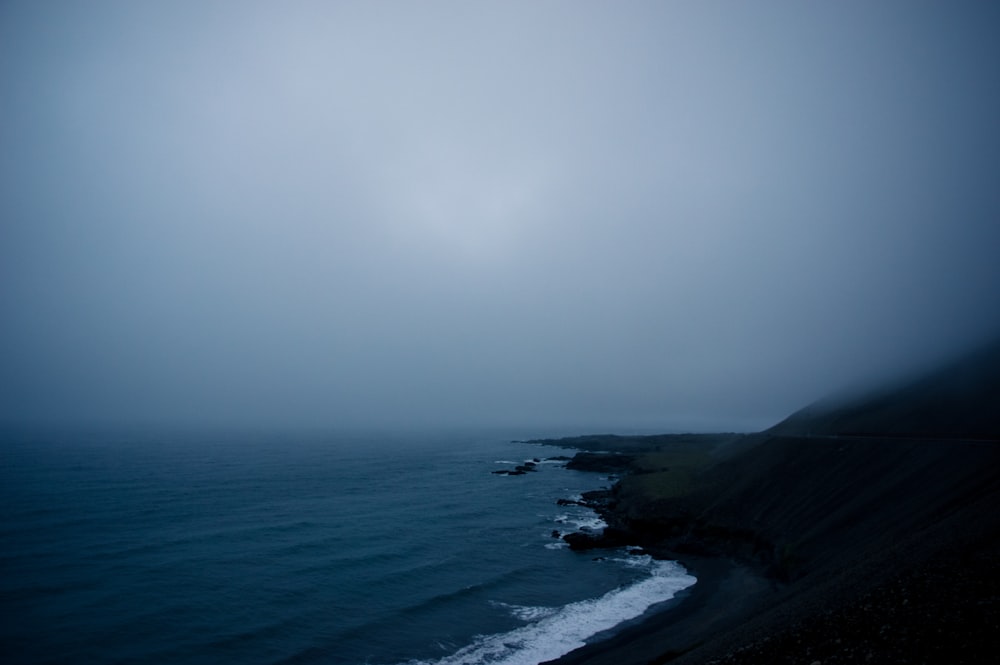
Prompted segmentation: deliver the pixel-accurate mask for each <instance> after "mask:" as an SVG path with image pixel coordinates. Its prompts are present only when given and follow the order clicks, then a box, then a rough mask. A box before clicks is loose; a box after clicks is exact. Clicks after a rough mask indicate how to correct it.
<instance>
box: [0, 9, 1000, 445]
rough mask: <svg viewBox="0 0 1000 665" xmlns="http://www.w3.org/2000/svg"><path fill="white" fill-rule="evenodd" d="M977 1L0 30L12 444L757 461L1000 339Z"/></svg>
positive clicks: (333, 13)
mask: <svg viewBox="0 0 1000 665" xmlns="http://www.w3.org/2000/svg"><path fill="white" fill-rule="evenodd" d="M998 30H1000V9H998V8H997V6H996V5H995V4H994V3H982V2H961V1H949V2H919V1H906V2H902V1H900V2H889V1H875V2H872V1H871V0H865V1H850V0H849V1H845V2H804V1H801V2H752V3H751V2H735V1H734V2H615V3H611V2H587V1H583V2H561V1H558V0H553V1H546V2H537V1H531V2H518V1H510V2H431V1H422V2H377V1H376V2H336V3H335V2H304V1H295V0H291V1H286V2H280V3H279V2H244V1H235V0H234V1H232V2H211V1H204V0H198V1H197V2H196V1H178V2H159V3H152V2H150V3H137V2H131V1H121V2H109V1H107V0H93V1H91V2H86V3H78V2H69V1H65V2H61V1H58V0H52V1H47V2H33V1H31V2H20V1H9V0H8V1H5V2H3V3H2V4H0V421H9V422H14V421H17V422H20V421H30V422H42V423H50V422H77V421H78V422H128V423H132V422H161V423H212V424H226V423H230V424H251V425H268V424H274V425H309V426H340V425H345V426H346V425H350V426H366V425H378V426H398V427H407V426H417V425H421V426H433V425H449V426H450V425H462V426H464V425H490V426H535V425H538V426H543V425H544V426H566V427H573V428H588V427H592V428H597V429H601V430H602V431H606V430H615V429H618V430H629V429H630V428H647V429H662V430H677V429H681V430H684V429H692V430H698V429H700V430H706V429H708V430H711V429H746V430H750V429H758V428H761V427H767V426H769V425H771V424H774V423H776V422H778V421H779V420H781V419H782V418H783V417H784V416H786V415H787V414H788V413H790V412H791V411H793V410H796V409H798V408H800V407H802V406H804V405H806V404H808V403H810V402H812V401H814V400H816V399H819V398H821V397H824V396H825V395H826V394H828V393H830V392H831V391H835V390H838V389H841V388H843V387H845V386H851V385H858V384H861V383H864V382H870V381H874V380H877V379H879V378H882V377H886V376H890V375H892V374H893V373H896V372H899V371H903V370H904V369H907V368H912V367H913V366H915V364H919V363H924V362H930V361H931V360H933V359H936V358H941V357H944V356H946V355H948V354H951V353H954V352H957V351H959V350H961V349H962V348H965V347H966V346H969V345H973V344H976V343H978V342H981V341H983V340H985V339H987V338H989V337H991V336H994V335H996V334H998V333H1000V122H997V119H998V118H1000V40H998V39H997V38H996V35H997V34H998Z"/></svg>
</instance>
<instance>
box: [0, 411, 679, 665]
mask: <svg viewBox="0 0 1000 665" xmlns="http://www.w3.org/2000/svg"><path fill="white" fill-rule="evenodd" d="M510 438H512V437H510V436H504V435H502V434H498V433H488V434H484V433H461V434H459V433H454V432H453V433H448V434H427V433H422V434H398V433H396V434H384V433H383V434H375V433H358V432H353V433H339V434H330V433H309V434H301V433H300V434H290V433H270V434H260V433H256V434H250V433H234V432H228V433H221V432H214V433H207V432H201V433H192V432H185V433H178V432H172V433H164V432H152V431H145V432H130V433H108V432H102V433H101V432H89V433H85V432H72V433H67V432H61V433H53V432H50V433H47V434H40V433H27V432H6V433H4V435H3V441H2V447H0V462H2V464H0V488H2V489H0V495H2V502H0V511H2V514H0V518H2V522H0V523H2V527H0V529H2V531H0V557H2V570H3V575H2V577H0V593H2V598H3V605H4V613H5V616H7V617H8V619H6V620H5V621H4V622H2V625H0V644H2V645H3V646H2V647H0V649H2V652H0V656H2V660H3V661H4V662H6V663H28V662H31V663H39V662H74V663H86V662H115V661H119V662H125V661H127V662H136V663H215V662H240V663H286V662H287V663H345V664H346V663H357V664H361V663H369V664H372V665H392V664H395V663H412V662H420V663H442V664H452V663H456V664H457V663H487V662H488V663H534V662H538V661H540V660H545V659H551V658H556V657H558V656H559V655H561V654H563V653H566V652H567V651H569V650H571V649H573V648H575V647H577V646H580V645H582V644H583V642H584V641H585V640H588V639H592V638H593V636H594V635H597V634H601V633H604V632H605V631H608V630H611V629H613V628H614V627H615V626H616V625H617V624H619V622H621V621H626V620H630V619H634V618H636V617H638V616H640V615H642V614H643V612H645V611H647V610H648V609H649V608H650V607H651V606H655V605H656V604H657V603H660V602H663V601H666V600H669V599H670V598H671V597H673V595H674V594H675V593H677V591H679V590H680V589H683V588H685V587H687V586H689V585H690V584H692V583H694V578H693V577H691V576H690V575H687V574H686V573H685V571H684V570H683V569H682V568H681V567H680V566H678V565H677V564H673V563H670V562H656V561H652V560H650V559H649V558H648V557H636V556H630V555H628V554H627V553H625V552H609V553H606V556H603V557H602V556H595V555H594V554H592V553H591V554H579V553H574V552H571V551H569V550H568V549H567V548H565V547H564V546H563V543H562V542H561V541H559V540H557V539H554V538H553V537H552V532H553V530H558V531H561V532H567V531H570V530H574V529H576V528H579V527H580V526H582V525H588V524H589V526H591V527H597V526H598V525H597V524H596V523H595V519H594V518H595V516H594V514H593V513H592V512H591V511H589V510H587V509H584V508H581V507H577V506H568V507H567V506H558V505H557V504H556V500H557V499H559V498H567V497H573V496H575V495H579V494H580V493H581V492H583V491H586V490H589V489H595V488H598V487H601V486H605V485H607V484H609V481H608V480H607V479H604V478H601V477H600V476H599V475H597V474H591V473H581V472H575V471H569V470H567V469H565V468H562V466H561V465H560V464H559V463H555V462H548V463H545V462H543V463H541V464H539V466H538V468H539V470H538V471H537V472H535V473H528V474H526V475H523V476H500V475H495V474H493V473H492V471H496V470H500V469H506V468H512V466H513V465H515V464H519V463H522V462H523V461H524V460H526V459H531V458H539V459H543V460H544V459H545V458H547V457H551V456H555V455H561V454H565V452H566V451H564V450H561V449H556V448H546V447H541V446H536V445H531V444H525V443H511V442H510V440H509V439H510Z"/></svg>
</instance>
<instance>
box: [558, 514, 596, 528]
mask: <svg viewBox="0 0 1000 665" xmlns="http://www.w3.org/2000/svg"><path fill="white" fill-rule="evenodd" d="M554 521H555V522H556V523H558V524H570V525H572V526H573V527H574V528H575V529H576V530H577V531H601V530H602V529H604V528H605V527H607V526H608V523H607V522H605V521H604V520H603V519H601V518H600V517H599V516H598V515H595V514H594V513H589V514H586V515H569V514H566V513H564V514H562V515H556V517H555V520H554Z"/></svg>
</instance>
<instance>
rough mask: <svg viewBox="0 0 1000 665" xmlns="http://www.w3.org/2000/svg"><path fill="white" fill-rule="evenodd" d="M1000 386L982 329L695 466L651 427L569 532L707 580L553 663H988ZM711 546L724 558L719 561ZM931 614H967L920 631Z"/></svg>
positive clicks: (575, 541)
mask: <svg viewBox="0 0 1000 665" xmlns="http://www.w3.org/2000/svg"><path fill="white" fill-rule="evenodd" d="M998 396H1000V344H993V345H991V346H990V347H987V348H985V349H983V350H980V351H978V352H976V353H974V354H971V355H969V356H967V357H965V358H963V359H961V360H960V361H958V362H956V363H954V364H952V365H951V366H949V367H945V368H942V369H939V370H937V371H935V372H933V373H930V374H928V375H925V376H923V377H920V378H917V379H916V380H914V381H912V382H909V383H907V384H904V385H901V386H898V387H897V388H895V389H893V390H891V391H890V390H884V391H882V392H881V393H878V394H875V395H873V396H870V397H868V398H865V399H856V400H853V401H850V402H843V403H841V404H840V405H830V404H829V403H827V404H821V405H814V406H813V407H810V408H808V409H804V410H802V411H800V412H798V413H796V414H794V415H792V416H791V417H789V418H788V419H786V420H785V421H783V422H782V423H780V424H778V425H777V426H775V427H773V428H771V429H770V430H767V431H765V432H762V433H760V434H758V435H753V436H748V437H744V438H743V439H742V440H741V441H740V442H739V443H738V445H736V446H735V447H732V448H730V449H726V448H717V449H716V450H715V452H714V453H713V454H712V455H711V456H710V457H709V458H706V457H704V456H703V457H702V458H701V461H700V463H699V464H698V465H695V466H692V465H690V464H689V465H687V466H684V465H682V464H681V465H677V467H676V468H674V467H672V466H671V464H670V463H669V452H667V453H665V452H664V451H665V450H668V445H667V443H666V442H663V441H661V442H660V443H659V445H658V447H657V449H656V452H655V453H650V454H648V455H645V456H644V455H639V456H637V457H636V458H635V460H634V462H633V465H632V473H630V474H629V475H626V476H625V477H623V478H622V480H621V481H620V482H619V483H618V484H617V485H616V486H615V487H614V488H613V491H612V492H611V495H610V497H609V498H608V499H606V500H605V501H604V502H602V504H601V505H600V506H598V508H599V509H600V510H601V511H602V512H603V513H604V514H605V518H606V520H607V521H608V523H609V525H610V527H609V529H608V530H607V532H606V535H605V536H604V537H603V538H593V537H586V536H583V537H581V536H571V537H569V538H568V540H569V541H570V543H571V545H572V546H573V547H574V548H576V549H587V548H590V547H601V546H604V545H613V544H615V543H622V542H631V543H638V544H640V545H642V546H643V547H644V548H646V549H647V551H649V552H651V553H653V554H655V555H657V556H662V557H668V558H679V559H680V560H681V561H682V562H684V563H685V564H687V565H689V567H691V568H692V569H693V570H695V571H696V574H698V572H699V571H702V572H703V573H704V574H703V575H699V579H700V580H703V581H704V582H705V583H706V588H707V589H709V591H710V592H711V593H710V594H709V591H705V590H703V591H701V592H695V595H697V594H698V593H701V594H702V596H703V597H702V598H701V600H700V601H699V602H698V603H693V604H692V605H691V608H692V609H690V610H689V611H688V612H687V613H685V611H684V603H681V604H680V605H679V606H678V608H676V609H674V610H671V611H670V612H668V613H667V615H666V616H665V617H661V619H660V623H659V624H656V625H650V626H645V627H644V628H643V629H641V630H636V631H633V632H632V633H630V634H629V635H626V636H623V637H621V638H620V639H619V640H618V641H617V642H615V643H614V644H613V645H611V646H612V647H613V648H606V647H605V648H602V647H600V646H599V645H598V646H595V647H591V648H585V649H583V650H581V651H580V652H579V653H576V654H574V655H571V657H568V658H567V659H565V662H567V663H569V662H577V663H589V664H590V665H596V664H598V663H615V665H625V664H627V663H647V662H667V661H676V662H677V663H703V662H715V661H717V660H719V659H721V661H720V662H722V661H724V662H733V663H755V662H769V663H773V662H806V663H811V662H814V661H815V660H820V658H819V657H818V654H819V651H823V654H824V655H823V660H822V662H823V663H830V662H857V661H858V660H864V659H862V658H860V657H859V655H860V654H874V655H871V656H869V658H875V657H877V658H878V660H877V661H875V662H911V661H910V660H909V659H910V658H911V657H913V654H917V655H918V656H920V659H922V660H923V661H925V662H949V663H952V662H989V661H988V660H980V655H982V654H983V653H985V652H984V650H986V649H995V648H996V647H1000V637H998V636H1000V632H998V630H996V629H994V628H996V627H998V626H1000V584H998V583H997V582H993V581H992V580H993V579H994V578H995V577H996V575H995V573H994V571H995V569H996V566H997V565H998V564H1000V556H998V553H1000V511H998V510H997V509H996V506H1000V399H998ZM665 454H666V457H664V455H665ZM650 460H659V461H658V462H651V461H650ZM675 476H679V482H672V479H674V481H676V480H677V478H675ZM602 541H603V542H602ZM720 561H725V562H728V563H729V564H730V565H731V567H730V568H728V569H721V570H723V572H721V573H720V572H718V571H719V570H720V569H719V568H718V566H719V565H720V564H719V563H718V562H720ZM734 571H742V572H740V573H739V574H737V572H734ZM713 575H714V576H716V577H718V576H720V575H721V576H722V579H723V581H719V579H713ZM748 575H749V576H750V577H748ZM748 579H750V581H749V582H748V581H747V580H748ZM754 579H755V580H757V582H753V580H754ZM725 580H729V582H726V581H725ZM733 580H737V581H740V580H742V581H740V582H739V583H736V582H734V581H733ZM907 580H909V581H907ZM701 583H702V582H699V584H701ZM697 586H698V585H696V587H697ZM894 589H895V591H893V590H894ZM899 589H903V590H904V591H903V592H900V591H899ZM906 589H909V590H910V591H912V593H910V592H909V591H905V590H906ZM934 589H939V590H940V592H939V593H934V592H933V590H934ZM946 590H947V591H946ZM705 594H709V595H708V596H706V595H705ZM894 594H895V595H894ZM706 598H707V599H706ZM970 608H972V609H970ZM862 615H864V616H866V619H865V620H864V621H859V620H858V617H859V616H862ZM933 616H938V617H941V620H942V621H944V620H945V619H946V618H947V617H955V616H962V617H963V618H962V621H961V622H960V623H961V626H954V625H953V626H951V628H949V629H948V630H947V631H941V630H938V629H937V628H935V629H933V630H929V631H928V630H916V631H914V629H913V627H914V626H917V625H920V626H924V627H925V628H926V625H927V623H928V621H929V619H927V617H933ZM919 617H924V619H919ZM921 621H922V622H923V623H921ZM872 622H881V623H877V625H878V626H879V627H880V628H881V627H882V626H885V627H886V628H885V630H883V632H882V634H878V635H874V634H870V631H869V627H870V624H871V623H872ZM990 626H993V627H994V628H991V629H989V630H988V629H987V628H988V627H990ZM970 631H971V632H970ZM888 633H891V634H888ZM796 635H798V636H800V637H795V636H796ZM805 635H808V639H806V638H805V637H802V636H805ZM901 635H905V636H907V637H905V639H904V638H903V637H900V636H901ZM803 640H805V641H803ZM900 640H903V641H900ZM820 645H826V646H824V647H823V648H822V649H821V648H820ZM918 662H919V660H918Z"/></svg>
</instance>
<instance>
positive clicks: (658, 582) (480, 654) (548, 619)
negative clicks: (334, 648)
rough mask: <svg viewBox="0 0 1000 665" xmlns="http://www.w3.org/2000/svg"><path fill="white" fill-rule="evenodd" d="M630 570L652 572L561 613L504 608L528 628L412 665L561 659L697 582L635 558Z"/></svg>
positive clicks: (512, 664) (521, 664) (667, 564)
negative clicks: (638, 569)
mask: <svg viewBox="0 0 1000 665" xmlns="http://www.w3.org/2000/svg"><path fill="white" fill-rule="evenodd" d="M628 563H629V565H635V566H643V567H648V569H649V572H650V575H649V577H646V578H643V579H642V580H640V581H639V582H636V583H634V584H631V585H629V586H625V587H622V588H619V589H615V590H613V591H609V592H608V593H606V594H604V595H603V596H601V597H599V598H592V599H589V600H582V601H578V602H575V603H569V604H568V605H563V606H561V607H556V608H549V607H523V606H504V607H507V608H508V610H509V611H510V612H511V614H513V615H514V616H515V617H517V618H518V619H521V620H524V621H528V622H529V623H528V624H527V625H525V626H521V627H519V628H515V629H514V630H511V631H508V632H506V633H499V634H496V635H485V636H480V637H477V638H476V639H475V640H474V641H473V642H472V644H469V645H468V646H465V647H463V648H461V649H459V650H458V651H456V652H455V653H454V654H452V655H450V656H446V657H444V658H441V659H439V660H435V661H418V660H413V661H410V662H409V664H408V665H480V664H485V663H489V664H490V665H534V664H535V663H540V662H542V661H546V660H553V659H555V658H559V657H560V656H563V655H565V654H567V653H569V652H570V651H573V650H574V649H578V648H579V647H582V646H584V644H585V643H586V640H587V639H589V638H591V637H594V636H595V635H598V634H599V633H602V632H605V631H608V630H610V629H612V628H614V627H615V626H617V625H619V624H621V623H623V622H626V621H629V620H631V619H635V618H638V617H640V616H642V614H644V613H645V612H646V610H648V609H649V608H650V607H652V606H653V605H656V604H658V603H662V602H664V601H667V600H670V599H671V598H673V597H674V595H676V594H677V592H679V591H681V590H682V589H686V588H687V587H689V586H691V585H692V584H694V583H695V582H696V581H697V580H696V578H695V577H693V576H692V575H689V574H688V573H687V571H686V570H684V568H683V567H682V566H681V565H680V564H678V563H676V562H673V561H653V560H652V559H650V558H649V557H634V558H632V560H631V561H628Z"/></svg>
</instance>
